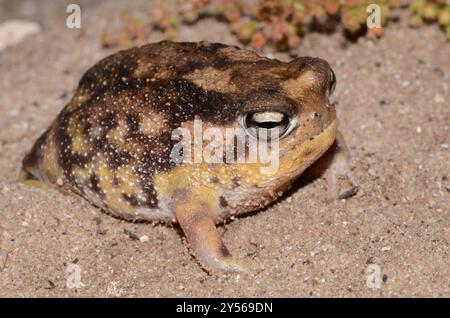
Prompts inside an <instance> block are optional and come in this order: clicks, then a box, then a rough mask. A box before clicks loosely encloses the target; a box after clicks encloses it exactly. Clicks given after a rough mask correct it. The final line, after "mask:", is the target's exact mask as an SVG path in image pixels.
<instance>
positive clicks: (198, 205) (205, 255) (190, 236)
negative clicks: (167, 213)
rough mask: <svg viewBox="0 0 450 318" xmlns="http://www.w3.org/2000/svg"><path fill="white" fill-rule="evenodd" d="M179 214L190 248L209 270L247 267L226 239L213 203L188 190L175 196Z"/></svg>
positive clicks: (176, 211)
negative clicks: (243, 265)
mask: <svg viewBox="0 0 450 318" xmlns="http://www.w3.org/2000/svg"><path fill="white" fill-rule="evenodd" d="M175 197H176V198H175V207H174V208H175V216H176V219H177V221H178V223H179V225H180V227H181V229H182V230H183V232H184V234H185V235H186V238H187V241H188V244H189V248H190V249H191V251H192V253H193V254H194V256H195V257H196V258H197V260H198V261H199V262H200V264H201V265H202V267H203V268H204V269H205V270H206V271H207V272H208V273H210V272H216V273H219V272H237V271H242V270H243V267H242V266H241V264H240V263H239V262H237V261H236V260H235V259H234V258H233V257H232V256H231V254H230V252H229V251H228V249H227V247H226V246H225V245H224V243H223V242H222V239H221V237H220V234H219V231H218V230H217V228H216V226H215V223H214V217H213V215H214V214H213V211H212V208H211V207H210V205H209V204H208V203H207V202H205V201H201V200H199V199H198V198H195V197H194V196H192V195H191V194H190V193H189V192H188V191H183V195H182V196H180V195H176V196H175Z"/></svg>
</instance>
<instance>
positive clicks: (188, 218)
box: [20, 41, 349, 273]
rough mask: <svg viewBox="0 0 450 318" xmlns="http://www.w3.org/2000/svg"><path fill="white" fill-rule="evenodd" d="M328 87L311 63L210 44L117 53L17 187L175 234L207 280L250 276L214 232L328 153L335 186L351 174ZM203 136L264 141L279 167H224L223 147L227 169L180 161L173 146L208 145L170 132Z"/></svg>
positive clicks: (97, 69)
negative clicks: (171, 227)
mask: <svg viewBox="0 0 450 318" xmlns="http://www.w3.org/2000/svg"><path fill="white" fill-rule="evenodd" d="M335 86H336V76H335V73H334V72H333V70H332V69H331V67H330V65H329V63H328V62H326V61H325V60H323V59H321V58H317V57H308V56H305V57H296V58H293V59H292V60H291V61H288V62H283V61H280V60H278V59H273V58H268V57H264V56H261V55H259V54H257V53H256V52H254V51H252V50H246V49H242V48H239V47H237V46H232V45H226V44H221V43H211V42H206V41H202V42H172V41H161V42H157V43H150V44H146V45H143V46H140V47H134V48H131V49H128V50H122V51H119V52H117V53H114V54H112V55H109V56H107V57H105V58H103V59H102V60H100V61H99V62H97V63H96V64H95V65H94V66H92V67H91V68H90V69H88V70H87V71H86V73H85V74H84V75H83V76H82V77H81V79H80V81H79V83H78V88H77V89H76V91H75V93H74V95H73V97H72V99H71V100H70V101H69V102H68V104H67V105H66V106H65V107H64V108H63V109H62V111H61V112H60V113H59V115H58V116H57V117H56V118H55V119H54V120H53V122H52V123H51V124H50V126H49V127H48V129H47V130H46V131H45V132H44V133H43V134H42V135H41V136H40V137H39V138H38V139H37V140H36V142H35V143H34V145H33V146H32V148H31V150H30V151H29V152H28V153H27V154H26V155H25V157H24V159H23V162H22V168H21V172H20V180H21V181H22V182H24V183H25V184H29V185H34V186H41V187H42V186H44V187H47V188H52V189H58V190H60V191H61V192H64V193H70V194H73V195H76V196H81V197H82V198H84V199H86V200H87V201H88V202H90V203H91V204H92V205H94V206H96V207H97V208H99V209H101V210H102V211H104V212H106V213H107V214H110V215H112V216H114V217H117V218H121V219H124V220H126V221H131V222H138V221H139V222H140V221H146V222H150V223H151V222H153V223H165V224H176V225H175V226H178V227H179V228H181V230H182V231H181V233H182V235H184V237H185V242H186V245H187V246H188V248H189V251H190V252H191V254H192V255H193V258H194V259H195V260H197V261H198V263H199V264H200V265H201V267H202V268H203V269H204V270H205V271H206V272H207V273H232V272H240V271H245V270H246V268H247V266H246V265H245V262H244V261H242V260H238V259H236V258H235V257H233V256H232V254H231V253H230V251H229V249H228V248H227V247H226V246H225V244H224V243H223V240H222V238H221V235H220V232H219V228H218V227H219V226H221V225H223V224H224V223H226V222H228V221H229V220H230V219H234V218H236V217H240V216H242V215H244V214H245V213H248V212H252V211H257V210H262V209H263V208H265V207H266V206H268V205H269V204H271V203H273V202H274V201H276V200H278V199H279V198H280V197H281V196H282V195H283V193H284V192H286V191H287V190H288V189H290V188H291V187H292V185H293V183H294V182H295V180H297V179H298V178H299V177H300V175H302V173H303V172H304V171H305V170H306V169H307V168H308V167H310V166H311V165H313V163H315V162H318V161H320V159H321V158H323V157H325V156H326V155H325V153H329V152H330V151H331V150H330V149H334V150H333V151H332V152H333V154H334V157H336V158H337V160H336V161H337V163H336V164H333V165H332V166H336V167H338V168H337V169H334V170H333V169H331V170H332V171H334V172H333V173H332V175H333V176H344V177H345V176H346V174H348V173H349V169H348V168H347V167H348V149H347V147H346V146H345V140H344V139H343V137H342V134H340V132H339V130H338V120H337V117H336V110H335V105H334V104H333V103H332V102H331V101H330V98H331V95H332V93H333V91H334V89H335ZM198 122H200V123H201V126H200V130H199V129H198V125H197V123H198ZM196 126H197V129H196ZM209 128H213V129H214V131H215V132H217V133H218V136H219V137H217V136H216V137H217V138H216V141H217V140H218V141H219V142H222V141H224V139H225V135H226V134H227V133H226V132H227V131H229V130H230V129H231V130H232V129H235V130H236V131H241V132H242V131H243V132H244V134H243V135H244V139H242V138H240V139H239V140H240V142H241V143H240V145H241V150H242V149H244V150H245V151H247V150H249V149H250V144H253V145H254V144H255V143H252V141H253V142H255V141H256V142H260V141H261V144H263V142H265V143H266V150H271V151H273V152H275V150H276V154H277V157H276V158H277V160H276V162H277V165H276V167H275V168H274V169H265V170H264V169H263V168H265V167H266V168H267V165H268V163H267V162H264V163H263V162H261V161H258V160H256V161H255V160H253V161H251V162H250V161H249V160H247V161H246V160H245V159H246V158H247V159H248V155H246V154H245V153H244V155H243V156H241V157H240V158H241V159H242V158H243V159H244V160H234V161H233V160H228V161H227V160H225V159H227V158H228V157H230V158H231V157H233V156H234V154H236V156H237V155H238V154H237V151H236V149H235V148H230V147H222V148H216V149H215V150H216V153H218V156H216V157H215V158H219V159H220V158H222V159H224V158H225V159H224V160H222V161H220V160H219V161H218V162H210V161H207V160H197V161H196V160H192V157H190V158H187V157H188V156H186V154H188V153H189V154H190V153H191V151H188V150H185V148H183V147H182V149H181V150H182V151H175V152H174V149H178V150H180V147H179V146H180V143H183V146H186V147H187V146H189V145H190V146H198V145H200V146H205V147H208V145H209V144H208V140H207V138H206V139H205V138H204V139H198V138H197V139H196V138H194V139H195V140H194V141H193V140H192V138H191V139H189V138H187V137H186V136H185V135H183V136H181V137H180V135H179V134H178V135H177V134H176V133H174V132H177V131H179V130H180V129H182V130H183V131H184V132H186V131H187V132H188V133H192V135H194V134H195V132H196V130H197V132H198V131H200V133H202V132H204V131H205V130H206V129H209ZM255 132H257V133H255ZM260 132H265V135H264V134H260ZM269 134H270V136H269ZM263 135H264V136H263ZM236 136H237V135H236ZM232 137H233V138H231V140H237V138H234V137H235V136H232ZM225 142H226V141H225ZM275 145H277V146H276V147H275ZM230 149H231V152H232V154H233V155H231V156H228V154H229V153H230ZM174 153H176V154H178V155H179V156H178V157H176V156H174ZM200 154H201V153H200ZM180 155H181V158H182V159H183V160H180ZM233 158H234V157H233ZM200 159H202V158H201V156H200ZM234 159H236V158H234ZM272 163H273V162H272ZM331 180H337V179H336V177H332V178H331ZM333 182H334V181H333Z"/></svg>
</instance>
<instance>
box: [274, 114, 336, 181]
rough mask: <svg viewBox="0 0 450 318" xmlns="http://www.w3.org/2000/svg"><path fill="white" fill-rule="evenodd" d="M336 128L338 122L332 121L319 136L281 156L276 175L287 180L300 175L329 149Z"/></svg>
mask: <svg viewBox="0 0 450 318" xmlns="http://www.w3.org/2000/svg"><path fill="white" fill-rule="evenodd" d="M337 126H338V121H337V119H334V120H333V121H332V122H331V124H330V125H328V127H327V128H325V129H324V130H323V131H322V132H321V133H320V134H318V135H316V136H315V137H313V138H311V139H309V140H306V141H304V142H302V143H301V144H296V145H295V146H294V147H293V148H291V149H289V150H288V151H287V152H285V153H284V154H281V157H280V165H279V169H278V171H277V172H276V174H278V175H279V176H285V177H287V178H293V177H295V176H298V175H300V174H301V173H302V172H303V171H305V169H306V168H308V167H309V166H310V165H311V164H312V163H313V162H314V161H316V160H317V159H318V158H320V157H321V156H322V155H323V154H324V153H325V151H327V150H328V148H330V146H331V145H332V144H333V142H334V140H335V138H336V132H337Z"/></svg>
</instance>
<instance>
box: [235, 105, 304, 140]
mask: <svg viewBox="0 0 450 318" xmlns="http://www.w3.org/2000/svg"><path fill="white" fill-rule="evenodd" d="M241 125H242V126H243V128H244V129H245V131H246V132H247V133H249V134H250V135H251V136H253V137H255V138H263V139H272V138H282V137H284V136H286V135H287V134H288V133H290V132H291V131H292V129H293V128H294V127H295V120H293V119H291V118H290V117H289V116H288V115H286V114H284V113H280V112H273V111H266V112H254V113H248V114H246V115H245V116H244V117H242V120H241Z"/></svg>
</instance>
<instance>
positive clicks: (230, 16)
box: [103, 0, 450, 50]
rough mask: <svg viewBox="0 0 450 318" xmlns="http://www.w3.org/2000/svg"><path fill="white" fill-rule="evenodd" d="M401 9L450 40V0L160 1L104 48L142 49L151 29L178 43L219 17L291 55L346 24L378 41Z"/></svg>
mask: <svg viewBox="0 0 450 318" xmlns="http://www.w3.org/2000/svg"><path fill="white" fill-rule="evenodd" d="M370 4H376V5H378V8H379V9H380V13H381V15H380V17H381V21H380V22H381V26H380V27H379V28H367V26H366V21H367V18H368V15H369V14H370V13H368V12H367V7H368V6H369V5H370ZM408 4H409V6H408ZM400 7H407V8H409V10H410V12H411V16H410V24H411V26H415V27H419V26H421V25H422V24H424V23H439V24H440V25H441V26H442V28H443V29H444V31H445V32H446V35H447V37H448V38H449V39H450V5H449V4H446V0H412V1H407V0H315V1H311V0H259V1H252V2H248V1H239V0H158V1H157V2H156V3H155V4H154V5H153V6H152V7H151V9H150V15H151V23H147V24H144V23H142V22H141V21H140V20H138V19H135V18H133V17H131V16H130V15H129V14H125V15H123V16H122V20H123V22H124V30H122V31H121V32H119V33H118V34H116V35H115V36H112V35H111V34H109V33H105V34H104V37H103V44H104V46H114V45H116V46H120V47H128V46H132V45H139V44H141V43H142V42H145V37H146V35H148V32H150V30H152V29H159V30H161V31H163V32H164V35H165V37H166V38H168V39H173V38H174V37H175V36H176V32H177V29H178V28H179V27H180V26H181V25H183V24H193V23H195V22H197V21H198V20H199V19H201V18H202V17H203V16H215V17H218V18H220V19H223V20H225V21H226V22H227V23H228V25H229V27H230V29H231V31H232V32H233V33H234V34H235V35H236V37H237V38H238V39H239V40H240V41H241V42H243V43H245V44H249V45H251V46H252V47H254V48H258V49H262V48H263V47H265V46H266V45H273V46H275V47H276V48H277V49H278V50H290V49H293V48H296V47H298V46H299V45H300V43H301V38H302V37H303V36H304V35H305V34H307V33H308V30H310V26H314V27H315V28H317V29H325V30H330V29H331V30H333V29H336V28H337V27H338V26H339V25H342V27H343V29H344V30H345V31H346V32H347V33H348V34H349V35H351V34H355V35H361V34H365V35H366V36H367V37H369V38H372V39H375V38H378V37H380V36H381V35H382V34H383V32H384V28H385V27H386V26H387V25H388V23H389V19H390V18H391V16H392V10H395V9H398V8H400Z"/></svg>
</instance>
